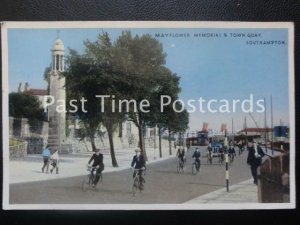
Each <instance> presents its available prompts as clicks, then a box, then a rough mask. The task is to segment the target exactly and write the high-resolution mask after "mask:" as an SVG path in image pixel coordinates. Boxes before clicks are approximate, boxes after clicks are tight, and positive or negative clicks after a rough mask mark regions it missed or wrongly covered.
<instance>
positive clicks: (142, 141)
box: [138, 119, 148, 161]
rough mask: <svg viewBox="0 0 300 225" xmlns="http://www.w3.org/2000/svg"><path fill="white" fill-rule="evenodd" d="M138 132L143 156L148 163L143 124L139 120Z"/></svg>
mask: <svg viewBox="0 0 300 225" xmlns="http://www.w3.org/2000/svg"><path fill="white" fill-rule="evenodd" d="M138 130H139V139H140V140H139V147H140V149H141V151H142V154H143V156H144V158H145V160H146V161H148V157H147V153H146V149H145V144H144V134H143V123H142V122H141V120H140V119H139V125H138Z"/></svg>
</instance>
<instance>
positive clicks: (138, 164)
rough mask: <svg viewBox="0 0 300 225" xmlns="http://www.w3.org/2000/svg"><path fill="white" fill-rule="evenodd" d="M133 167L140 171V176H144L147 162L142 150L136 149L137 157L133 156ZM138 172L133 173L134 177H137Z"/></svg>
mask: <svg viewBox="0 0 300 225" xmlns="http://www.w3.org/2000/svg"><path fill="white" fill-rule="evenodd" d="M131 167H132V168H134V169H135V170H139V173H140V174H139V175H141V174H142V170H143V169H146V162H145V159H144V156H143V155H142V154H141V150H140V149H139V148H137V149H135V156H133V159H132V162H131ZM135 173H136V171H134V173H133V177H135Z"/></svg>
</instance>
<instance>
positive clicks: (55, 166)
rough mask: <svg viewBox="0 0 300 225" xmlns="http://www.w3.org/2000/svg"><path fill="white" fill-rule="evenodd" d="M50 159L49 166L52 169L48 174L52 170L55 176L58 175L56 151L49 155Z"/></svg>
mask: <svg viewBox="0 0 300 225" xmlns="http://www.w3.org/2000/svg"><path fill="white" fill-rule="evenodd" d="M50 159H51V165H52V169H51V170H50V173H52V172H53V170H54V169H56V174H58V163H59V161H58V160H59V157H58V151H57V150H56V151H55V152H54V153H53V154H52V155H51V157H50Z"/></svg>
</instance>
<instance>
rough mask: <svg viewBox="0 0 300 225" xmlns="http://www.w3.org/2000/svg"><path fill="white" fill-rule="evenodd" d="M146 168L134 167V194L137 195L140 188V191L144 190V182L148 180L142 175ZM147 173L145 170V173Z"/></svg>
mask: <svg viewBox="0 0 300 225" xmlns="http://www.w3.org/2000/svg"><path fill="white" fill-rule="evenodd" d="M144 171H145V169H134V178H133V185H132V195H133V196H135V194H136V192H137V190H138V189H139V191H140V192H142V190H144V183H145V182H146V181H145V179H144V178H143V176H142V173H143V172H144ZM143 174H144V175H145V172H144V173H143Z"/></svg>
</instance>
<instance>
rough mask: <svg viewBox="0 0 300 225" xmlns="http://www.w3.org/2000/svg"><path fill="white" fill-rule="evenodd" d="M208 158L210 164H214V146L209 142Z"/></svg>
mask: <svg viewBox="0 0 300 225" xmlns="http://www.w3.org/2000/svg"><path fill="white" fill-rule="evenodd" d="M207 158H208V160H209V162H210V164H212V147H211V143H209V144H208V146H207Z"/></svg>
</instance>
